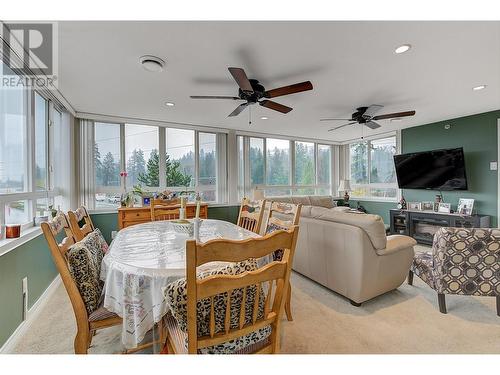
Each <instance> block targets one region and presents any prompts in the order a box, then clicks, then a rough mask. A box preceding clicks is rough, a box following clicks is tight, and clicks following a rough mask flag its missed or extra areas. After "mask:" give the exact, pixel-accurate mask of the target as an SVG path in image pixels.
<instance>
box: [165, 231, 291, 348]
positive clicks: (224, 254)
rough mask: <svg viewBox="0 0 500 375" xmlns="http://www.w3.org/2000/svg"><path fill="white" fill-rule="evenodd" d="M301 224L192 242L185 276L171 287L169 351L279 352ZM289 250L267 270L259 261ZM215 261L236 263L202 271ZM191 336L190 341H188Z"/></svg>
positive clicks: (188, 244) (167, 324)
mask: <svg viewBox="0 0 500 375" xmlns="http://www.w3.org/2000/svg"><path fill="white" fill-rule="evenodd" d="M298 229H299V228H298V226H292V227H291V228H290V230H288V231H276V232H275V233H272V234H269V235H266V236H264V237H259V238H250V239H246V240H241V241H234V240H229V239H215V240H212V241H208V242H206V243H203V244H201V243H197V242H196V240H188V241H187V242H186V271H187V277H186V278H185V279H180V280H177V281H176V282H174V283H172V284H170V285H169V286H168V287H167V288H166V298H167V301H169V302H170V303H171V310H172V313H169V314H167V316H166V317H165V319H164V320H165V322H164V325H165V332H166V343H165V347H164V352H168V353H174V354H178V353H190V354H203V353H218V354H221V353H225V354H230V353H231V354H250V353H258V354H263V353H278V352H279V349H280V335H281V319H280V318H281V316H282V314H283V310H284V303H285V296H286V292H287V288H288V283H289V279H290V272H291V267H292V261H293V256H294V253H295V245H296V242H297V235H298ZM276 248H282V249H284V252H283V257H282V259H281V260H280V261H272V262H270V263H268V264H266V265H264V266H262V267H261V268H258V267H257V261H256V260H255V259H257V258H261V257H264V256H267V255H270V254H271V253H272V252H273V251H274V250H275V249H276ZM210 262H236V263H229V265H227V266H224V267H219V268H215V269H212V270H211V271H205V273H204V274H198V275H197V267H199V266H202V265H204V264H207V263H210ZM186 340H187V345H186Z"/></svg>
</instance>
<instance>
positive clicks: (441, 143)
mask: <svg viewBox="0 0 500 375" xmlns="http://www.w3.org/2000/svg"><path fill="white" fill-rule="evenodd" d="M498 118H500V111H493V112H487V113H482V114H479V115H473V116H467V117H461V118H457V119H453V120H447V121H440V122H436V123H433V124H429V125H424V126H418V127H415V128H408V129H405V130H403V131H402V134H401V145H402V150H403V153H408V152H418V151H427V150H433V149H439V148H454V147H463V148H464V154H465V168H466V173H467V181H468V185H469V190H467V191H452V192H447V191H445V192H443V198H444V201H445V202H447V203H451V204H452V209H456V208H457V207H456V206H457V204H458V199H459V198H474V199H475V202H474V208H475V209H476V210H477V212H478V213H481V214H485V215H491V216H492V225H493V226H496V225H497V193H498V190H497V189H498V188H497V172H496V171H490V165H489V163H490V161H495V160H497V159H498V147H497V120H498ZM447 124H449V125H451V127H450V129H448V130H447V129H445V128H444V126H445V125H447ZM437 193H438V192H436V191H427V190H408V189H405V190H403V195H404V197H405V199H406V201H407V202H413V201H415V202H420V201H434V198H435V196H436V194H437Z"/></svg>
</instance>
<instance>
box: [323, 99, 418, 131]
mask: <svg viewBox="0 0 500 375" xmlns="http://www.w3.org/2000/svg"><path fill="white" fill-rule="evenodd" d="M382 108H384V106H383V105H378V104H372V105H371V106H369V107H359V108H356V112H354V113H353V114H352V115H351V118H350V119H347V118H322V119H320V120H319V121H349V122H348V123H347V124H344V125H340V126H336V127H333V128H331V129H328V131H329V132H331V131H333V130H337V129H340V128H343V127H345V126H349V125H352V124H356V123H358V124H364V125H366V126H367V127H369V128H370V129H377V128H380V124H378V123H377V122H375V121H376V120H385V119H390V118H399V117H406V116H413V115H414V114H415V111H406V112H396V113H387V114H385V115H378V116H375V113H377V112H378V111H380V110H381V109H382Z"/></svg>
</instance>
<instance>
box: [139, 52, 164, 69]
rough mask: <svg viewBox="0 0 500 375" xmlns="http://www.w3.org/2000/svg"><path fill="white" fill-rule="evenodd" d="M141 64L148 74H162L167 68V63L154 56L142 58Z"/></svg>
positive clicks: (140, 59)
mask: <svg viewBox="0 0 500 375" xmlns="http://www.w3.org/2000/svg"><path fill="white" fill-rule="evenodd" d="M139 62H140V63H141V65H142V67H143V68H144V69H146V70H147V71H148V72H161V71H162V70H163V67H164V66H165V61H163V60H162V59H160V58H159V57H156V56H152V55H144V56H141V57H140V58H139Z"/></svg>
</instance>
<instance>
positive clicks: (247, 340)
mask: <svg viewBox="0 0 500 375" xmlns="http://www.w3.org/2000/svg"><path fill="white" fill-rule="evenodd" d="M257 268H258V266H257V261H256V260H255V259H252V260H247V261H243V262H238V263H230V264H229V265H227V266H224V267H219V268H217V269H214V270H210V271H205V272H200V273H199V274H198V275H197V278H198V279H203V278H206V277H208V276H211V275H237V274H240V273H243V272H246V271H252V270H255V269H257ZM186 283H187V282H186V279H185V278H182V279H179V280H176V281H174V282H173V283H170V284H169V285H168V286H167V287H166V288H165V290H164V292H165V297H166V299H167V303H168V305H169V306H170V312H171V313H172V316H173V317H174V319H175V320H176V322H177V325H178V328H179V329H180V330H181V331H182V332H183V333H184V334H186V335H185V339H184V345H185V347H186V348H187V288H186ZM256 292H257V286H256V285H252V286H248V287H247V293H246V301H245V306H246V308H245V310H246V311H245V324H247V323H251V322H252V312H253V306H254V301H255V297H256ZM227 297H228V296H227V292H226V293H221V294H218V295H216V296H214V306H215V307H214V316H215V333H219V332H224V320H225V314H226V306H227ZM242 300H243V288H240V289H235V290H234V291H233V292H232V294H231V318H230V328H231V329H233V328H238V327H239V318H240V311H241V303H242ZM264 304H265V293H264V292H263V291H262V289H261V291H260V293H259V305H258V306H259V309H258V313H257V319H261V318H263V316H264ZM196 321H197V324H198V326H197V332H198V336H206V335H209V334H210V326H209V323H210V298H206V299H202V300H199V301H198V303H197V317H196ZM270 335H271V327H270V326H266V327H263V328H261V329H259V330H258V331H256V332H252V333H250V334H248V335H245V336H242V337H238V338H236V339H234V340H231V341H228V342H225V343H222V344H219V345H215V346H210V347H206V348H202V349H199V351H198V352H199V353H200V354H231V353H235V352H238V351H241V350H242V349H244V348H246V347H248V346H250V345H254V344H256V343H259V342H262V341H264V340H265V339H267V338H268V337H269V336H270Z"/></svg>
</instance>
